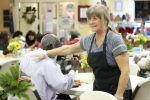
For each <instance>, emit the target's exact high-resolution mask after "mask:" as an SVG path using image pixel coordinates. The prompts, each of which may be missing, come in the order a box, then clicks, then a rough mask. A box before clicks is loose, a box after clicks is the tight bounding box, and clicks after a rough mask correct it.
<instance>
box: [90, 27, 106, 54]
mask: <svg viewBox="0 0 150 100" xmlns="http://www.w3.org/2000/svg"><path fill="white" fill-rule="evenodd" d="M108 32H109V27H108V28H107V32H106V35H105V39H104V43H103V50H104V49H105V48H106V40H107V33H108ZM95 35H96V33H94V36H93V38H92V42H91V46H90V49H89V53H90V52H91V49H92V46H93V41H94V38H95Z"/></svg>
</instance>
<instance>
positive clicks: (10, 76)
mask: <svg viewBox="0 0 150 100" xmlns="http://www.w3.org/2000/svg"><path fill="white" fill-rule="evenodd" d="M9 69H10V73H9V72H6V73H4V74H2V73H0V87H2V88H3V89H4V91H0V95H2V98H3V99H5V98H7V93H10V94H11V95H15V96H18V98H19V99H20V98H22V97H24V98H25V99H26V100H30V97H29V96H28V95H27V94H25V92H26V91H28V90H29V87H31V86H33V85H32V84H31V81H30V80H23V81H20V82H19V78H20V73H21V71H20V70H19V65H17V66H11V67H10V68H9Z"/></svg>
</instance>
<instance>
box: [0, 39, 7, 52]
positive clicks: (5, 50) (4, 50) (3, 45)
mask: <svg viewBox="0 0 150 100" xmlns="http://www.w3.org/2000/svg"><path fill="white" fill-rule="evenodd" d="M8 44H9V42H8V41H6V42H5V43H4V44H2V43H1V42H0V50H3V54H4V55H6V54H7V53H8V50H7V46H8Z"/></svg>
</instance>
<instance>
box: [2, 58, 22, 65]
mask: <svg viewBox="0 0 150 100" xmlns="http://www.w3.org/2000/svg"><path fill="white" fill-rule="evenodd" d="M22 58H23V57H18V58H13V57H7V58H0V65H2V64H3V63H5V62H8V61H12V60H19V62H21V60H22Z"/></svg>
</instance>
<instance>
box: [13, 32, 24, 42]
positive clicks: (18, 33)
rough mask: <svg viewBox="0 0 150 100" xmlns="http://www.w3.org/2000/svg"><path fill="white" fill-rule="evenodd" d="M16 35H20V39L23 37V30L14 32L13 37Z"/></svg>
mask: <svg viewBox="0 0 150 100" xmlns="http://www.w3.org/2000/svg"><path fill="white" fill-rule="evenodd" d="M15 37H18V38H19V39H20V37H22V32H21V31H16V32H15V33H14V34H13V36H12V38H15ZM24 41H25V39H24Z"/></svg>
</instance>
